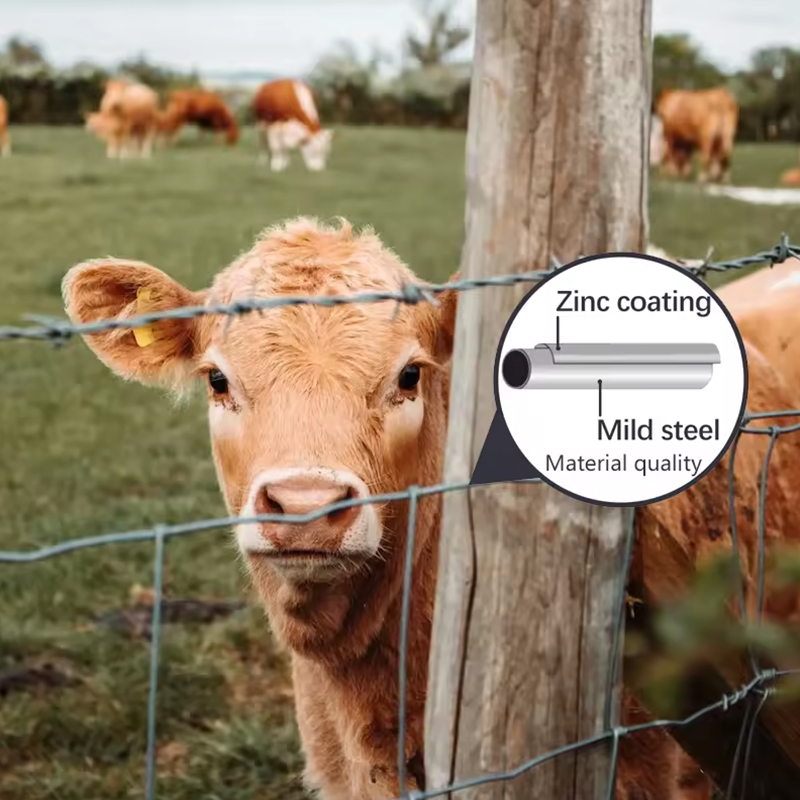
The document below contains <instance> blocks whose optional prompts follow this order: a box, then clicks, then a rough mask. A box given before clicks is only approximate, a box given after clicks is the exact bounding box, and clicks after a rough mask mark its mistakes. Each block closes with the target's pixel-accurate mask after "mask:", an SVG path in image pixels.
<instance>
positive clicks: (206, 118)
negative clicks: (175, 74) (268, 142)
mask: <svg viewBox="0 0 800 800" xmlns="http://www.w3.org/2000/svg"><path fill="white" fill-rule="evenodd" d="M184 125H196V126H197V127H198V128H199V129H200V130H201V131H211V132H212V134H217V133H222V134H224V136H225V141H226V142H227V143H228V144H229V145H234V144H236V143H237V142H238V141H239V125H238V124H237V122H236V119H235V118H234V116H233V114H232V113H231V110H230V109H229V108H228V106H227V105H226V103H225V101H224V100H223V99H222V98H221V97H220V96H219V95H218V94H216V93H215V92H210V91H208V90H206V89H182V90H179V91H175V92H173V93H172V94H171V95H170V98H169V102H168V103H167V107H166V108H165V109H164V111H162V112H161V113H160V115H159V121H158V130H159V134H160V135H161V138H162V141H163V142H164V143H165V144H171V143H172V142H173V141H174V140H175V138H176V137H177V136H178V134H179V133H180V131H181V128H183V126H184Z"/></svg>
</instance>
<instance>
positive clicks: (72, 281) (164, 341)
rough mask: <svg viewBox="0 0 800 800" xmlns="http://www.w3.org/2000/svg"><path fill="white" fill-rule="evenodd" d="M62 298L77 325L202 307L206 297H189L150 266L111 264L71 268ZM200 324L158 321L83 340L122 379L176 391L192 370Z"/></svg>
mask: <svg viewBox="0 0 800 800" xmlns="http://www.w3.org/2000/svg"><path fill="white" fill-rule="evenodd" d="M62 293H63V296H64V305H65V310H66V312H67V315H68V316H69V318H70V320H71V321H72V322H73V324H77V325H84V324H90V323H99V322H103V321H106V320H125V319H130V318H131V317H135V316H139V315H140V314H148V313H151V312H161V311H170V310H173V309H177V308H182V307H185V306H197V305H203V304H204V302H205V297H206V292H205V291H201V292H193V291H190V290H189V289H186V288H185V287H184V286H182V285H181V284H180V283H178V282H177V281H175V280H173V279H172V278H170V277H169V275H167V274H165V273H164V272H162V271H161V270H158V269H156V268H155V267H151V266H150V265H149V264H144V263H142V262H140V261H125V260H120V259H112V258H107V259H95V260H92V261H86V262H84V263H82V264H78V265H77V266H75V267H73V268H72V269H71V270H70V271H69V272H68V273H67V274H66V275H65V276H64V280H63V282H62ZM203 319H205V318H204V317H194V318H191V319H167V320H158V321H156V322H152V323H149V324H147V325H145V326H143V327H140V328H136V329H134V328H131V327H121V328H107V329H105V330H102V331H98V332H96V333H86V334H82V336H83V339H84V341H85V342H86V344H87V345H88V346H89V348H90V349H91V350H92V351H93V352H94V354H95V355H96V356H97V357H98V358H99V359H100V361H102V362H103V363H104V364H105V365H106V366H108V367H109V368H110V369H111V370H112V371H113V372H115V373H116V374H118V375H120V376H122V377H123V378H125V379H127V380H133V381H138V382H139V383H144V384H149V385H161V386H168V387H170V388H177V387H178V386H179V385H180V384H181V383H182V382H183V381H184V379H185V378H186V377H187V375H188V373H189V371H190V369H191V366H192V363H193V361H192V360H193V358H194V356H195V355H196V351H197V347H198V343H199V340H200V334H201V325H202V320H203Z"/></svg>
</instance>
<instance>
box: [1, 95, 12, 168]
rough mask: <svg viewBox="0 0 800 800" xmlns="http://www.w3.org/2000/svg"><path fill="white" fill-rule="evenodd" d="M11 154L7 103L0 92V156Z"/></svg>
mask: <svg viewBox="0 0 800 800" xmlns="http://www.w3.org/2000/svg"><path fill="white" fill-rule="evenodd" d="M10 155H11V136H10V135H9V133H8V103H7V102H6V99H5V97H3V95H1V94H0V156H2V157H4V158H5V157H7V156H10Z"/></svg>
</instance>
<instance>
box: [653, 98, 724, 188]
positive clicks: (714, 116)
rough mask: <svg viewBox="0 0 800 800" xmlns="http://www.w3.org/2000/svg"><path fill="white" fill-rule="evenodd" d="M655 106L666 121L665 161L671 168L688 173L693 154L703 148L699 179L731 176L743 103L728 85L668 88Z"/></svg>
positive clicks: (665, 164) (670, 170)
mask: <svg viewBox="0 0 800 800" xmlns="http://www.w3.org/2000/svg"><path fill="white" fill-rule="evenodd" d="M655 109H656V114H657V115H658V117H659V119H660V120H661V123H662V145H663V160H662V165H663V167H664V169H665V170H666V171H667V172H670V173H673V174H674V173H675V172H678V173H679V174H681V175H682V176H688V175H689V173H690V172H691V159H692V154H693V153H694V151H695V150H699V151H700V159H701V170H700V173H699V175H698V179H699V180H700V181H706V180H712V181H713V180H722V181H727V180H729V178H730V165H731V153H732V151H733V140H734V137H735V135H736V128H737V125H738V120H739V106H738V104H737V102H736V100H735V98H734V97H733V95H732V94H731V93H730V92H729V91H728V90H727V89H725V88H718V89H704V90H695V91H693V90H685V89H667V90H665V91H663V92H661V94H660V95H659V96H658V99H657V100H656V103H655Z"/></svg>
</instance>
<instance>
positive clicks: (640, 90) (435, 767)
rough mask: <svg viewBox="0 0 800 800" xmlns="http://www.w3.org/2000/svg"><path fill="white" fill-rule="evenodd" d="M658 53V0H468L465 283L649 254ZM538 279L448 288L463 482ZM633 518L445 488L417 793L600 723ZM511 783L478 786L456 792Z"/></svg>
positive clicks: (600, 781) (581, 780)
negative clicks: (501, 365)
mask: <svg viewBox="0 0 800 800" xmlns="http://www.w3.org/2000/svg"><path fill="white" fill-rule="evenodd" d="M650 53H651V40H650V0H558V2H556V1H555V0H544V1H543V2H533V0H478V14H477V30H476V44H475V59H474V66H473V75H472V90H471V96H470V113H469V129H468V135H467V209H466V241H465V248H464V253H463V257H462V265H461V267H462V273H463V277H465V278H470V277H476V276H486V275H492V274H495V275H499V274H502V273H513V272H526V271H529V270H534V269H546V268H547V267H549V265H550V263H551V256H555V257H557V258H558V259H559V260H560V261H561V262H564V263H565V262H567V261H571V260H573V259H575V258H577V257H579V256H581V255H591V254H594V253H601V252H609V251H635V252H644V249H645V243H646V240H647V212H646V203H647V169H648V167H647V165H648V139H649V126H650V102H649V97H650ZM531 288H532V287H531V285H530V284H522V285H518V286H516V287H513V288H489V289H482V290H477V291H470V292H465V293H463V294H462V295H461V297H460V299H459V311H458V319H457V326H456V346H455V353H454V364H453V387H454V389H453V392H452V398H451V406H450V419H451V420H452V421H454V422H457V424H451V425H450V430H449V434H448V442H447V452H446V463H445V478H446V480H456V481H463V480H468V479H469V476H470V474H471V471H472V469H473V467H474V465H475V463H476V461H477V457H478V455H479V453H480V449H481V447H482V445H483V442H484V438H485V436H486V433H487V431H488V429H489V424H490V422H491V420H492V417H493V415H494V412H495V398H494V392H493V369H494V359H495V354H496V349H497V346H498V343H499V341H500V336H501V334H502V331H503V327H504V325H505V323H506V321H507V319H508V317H509V315H510V314H511V312H512V310H513V309H514V307H515V306H516V305H517V303H518V302H519V301H520V300H521V299H522V297H523V296H524V295H525V294H526V293H527V292H528V291H529V290H530V289H531ZM541 424H547V421H546V420H541ZM630 513H631V512H630V511H625V510H622V509H617V508H602V507H600V506H595V505H590V504H585V503H581V502H578V501H576V500H572V499H570V498H569V497H567V496H565V495H562V494H561V493H559V492H556V491H555V490H553V489H551V488H549V487H547V486H536V485H530V484H518V483H517V484H495V485H491V486H486V487H479V488H476V489H473V490H472V491H471V492H469V493H466V492H465V493H453V494H448V495H446V496H445V500H444V523H443V533H442V543H441V566H440V575H439V584H438V589H437V601H436V613H435V619H434V633H433V645H432V651H431V661H430V689H429V696H428V702H427V708H426V735H425V738H426V745H425V755H426V770H427V781H428V788H429V789H431V788H432V789H437V788H438V789H441V788H443V787H444V786H447V785H448V784H450V783H451V782H453V781H458V780H464V779H467V778H472V777H476V776H478V775H482V774H486V773H490V772H505V771H507V770H510V769H512V768H514V767H516V766H518V765H520V764H522V763H524V762H525V761H527V760H529V759H530V758H532V757H535V756H538V755H542V754H545V753H547V752H549V751H550V750H552V749H554V748H557V747H561V746H563V745H567V744H570V743H572V742H575V741H577V740H580V739H583V738H586V737H590V736H593V735H595V734H598V733H600V732H601V731H602V730H603V723H604V704H605V701H606V686H607V683H608V682H609V679H610V678H613V677H614V674H615V673H614V671H615V669H616V663H617V662H618V656H613V655H612V653H611V643H612V631H613V630H614V628H615V626H616V624H617V621H618V616H619V611H620V608H619V604H620V591H621V587H622V585H623V582H624V579H625V576H624V554H625V545H626V533H627V521H628V519H629V516H628V515H629V514H630ZM617 674H618V673H617ZM619 689H620V687H619V685H618V683H617V685H615V691H614V701H613V702H612V703H611V720H610V721H611V723H612V724H614V723H615V722H616V720H617V713H618V706H619V703H618V699H619ZM609 756H610V747H608V746H600V747H597V748H594V749H592V750H587V751H584V752H581V753H580V754H571V755H567V756H562V757H560V758H558V759H555V760H553V761H551V762H548V763H546V764H543V765H541V766H539V767H537V768H536V769H534V770H532V771H529V772H527V773H525V774H524V775H522V776H521V777H518V778H516V779H515V781H514V789H513V795H512V796H514V797H524V798H530V800H539V799H541V800H551V799H552V798H558V800H573V799H576V798H580V800H589V798H592V800H594V798H600V797H602V796H603V793H604V792H605V790H606V786H607V780H608V774H609V773H608V771H609V767H610V763H611V762H610V757H609ZM507 791H509V787H508V786H504V784H503V783H502V782H498V783H489V784H483V785H482V786H480V787H479V788H473V789H471V790H469V791H465V792H460V793H459V794H458V797H466V798H478V797H480V798H481V800H484V799H488V798H501V797H505V796H506V792H507Z"/></svg>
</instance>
